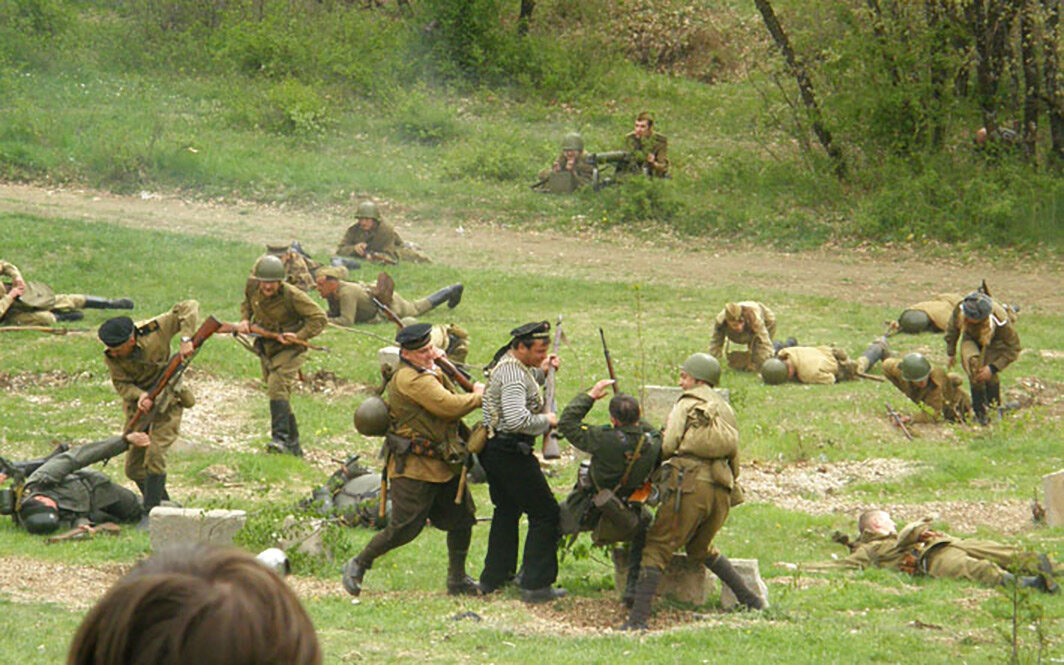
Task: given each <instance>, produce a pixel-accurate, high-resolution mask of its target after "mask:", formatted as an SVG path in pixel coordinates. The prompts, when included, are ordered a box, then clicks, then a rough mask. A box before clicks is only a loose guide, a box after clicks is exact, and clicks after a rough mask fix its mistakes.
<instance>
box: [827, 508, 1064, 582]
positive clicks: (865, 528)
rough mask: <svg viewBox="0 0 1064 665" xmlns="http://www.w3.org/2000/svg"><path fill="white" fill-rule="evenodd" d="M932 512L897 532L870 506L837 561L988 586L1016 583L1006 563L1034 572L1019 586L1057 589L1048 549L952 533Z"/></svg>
mask: <svg viewBox="0 0 1064 665" xmlns="http://www.w3.org/2000/svg"><path fill="white" fill-rule="evenodd" d="M931 521H932V520H931V518H930V517H926V518H924V519H922V520H920V521H917V522H912V523H911V524H909V525H907V526H906V527H905V528H904V529H902V531H901V533H898V531H897V528H896V527H895V525H894V520H892V519H891V518H890V515H889V514H887V513H886V512H885V511H882V510H868V511H865V512H864V513H862V514H861V516H860V518H859V519H858V520H857V528H858V530H859V531H860V536H859V537H858V538H857V540H856V541H855V542H854V543H851V544H850V555H849V556H847V557H846V558H845V559H841V560H840V561H838V562H837V563H836V564H835V565H841V566H845V567H849V568H868V567H870V566H877V567H880V568H893V569H896V570H900V571H901V572H903V573H908V574H910V575H929V576H930V577H951V578H954V579H967V580H971V581H973V582H979V583H980V584H984V585H986V586H999V585H1006V584H1013V583H1015V582H1016V578H1015V577H1014V576H1013V575H1012V573H1009V572H1008V570H1006V569H1008V568H1010V567H1012V568H1013V569H1016V568H1018V569H1019V570H1022V571H1023V572H1026V573H1028V574H1029V575H1030V576H1023V577H1020V578H1019V583H1020V585H1021V586H1025V587H1031V588H1034V589H1038V590H1039V591H1044V592H1047V593H1058V592H1059V590H1060V588H1059V586H1058V585H1057V583H1056V582H1055V581H1054V579H1053V574H1054V566H1053V564H1052V562H1050V561H1049V558H1048V557H1047V556H1045V555H1044V554H1041V555H1035V554H1032V553H1030V552H1022V551H1020V550H1018V549H1016V548H1015V547H1009V546H1007V545H1002V544H1001V543H996V542H994V541H991V540H966V539H959V538H953V537H952V536H949V535H948V534H945V533H942V532H940V531H933V530H931V529H930V528H928V527H929V525H930V524H931Z"/></svg>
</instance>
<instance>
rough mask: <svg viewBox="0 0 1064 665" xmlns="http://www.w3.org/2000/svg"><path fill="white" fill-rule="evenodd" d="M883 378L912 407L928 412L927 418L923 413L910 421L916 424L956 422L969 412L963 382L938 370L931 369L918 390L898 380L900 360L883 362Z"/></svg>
mask: <svg viewBox="0 0 1064 665" xmlns="http://www.w3.org/2000/svg"><path fill="white" fill-rule="evenodd" d="M883 376H885V377H887V379H888V380H889V381H890V382H891V383H893V384H894V386H895V387H896V388H897V389H898V390H900V391H901V392H902V393H903V394H904V395H905V396H906V397H908V398H909V399H911V400H912V401H913V403H915V404H921V405H924V406H926V407H928V408H929V409H931V414H930V415H928V414H927V413H926V412H925V411H921V412H920V413H918V414H917V415H916V416H915V417H914V420H915V421H916V422H930V421H932V420H938V419H939V418H945V419H946V420H949V421H957V420H960V419H962V418H963V417H964V414H966V413H968V411H970V410H971V408H972V400H971V398H970V397H968V393H967V392H965V391H964V380H963V379H961V377H959V376H957V375H956V374H947V373H946V371H945V370H944V369H941V368H939V367H935V368H932V369H931V374H930V375H929V376H928V377H927V384H926V385H925V386H923V387H922V388H921V387H919V386H917V385H916V384H914V383H913V382H912V381H906V380H905V378H904V377H902V374H901V358H887V359H886V360H884V361H883Z"/></svg>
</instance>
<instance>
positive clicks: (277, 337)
mask: <svg viewBox="0 0 1064 665" xmlns="http://www.w3.org/2000/svg"><path fill="white" fill-rule="evenodd" d="M211 318H214V317H211ZM248 331H249V333H250V334H252V335H255V336H258V337H262V338H265V339H272V340H273V341H275V342H279V343H281V344H287V342H285V341H283V339H282V337H281V333H275V332H273V331H271V330H266V329H265V328H263V327H262V326H260V325H257V324H254V323H249V324H248ZM217 332H220V333H232V334H234V335H236V334H238V333H237V331H236V326H235V325H234V324H232V323H220V324H219V328H218V331H217ZM291 343H292V344H295V345H296V346H302V347H305V348H308V349H310V350H311V351H324V352H326V353H328V352H329V347H327V346H319V345H317V344H311V343H310V342H308V341H307V340H305V339H296V340H293V341H292V342H291ZM245 345H246V343H245Z"/></svg>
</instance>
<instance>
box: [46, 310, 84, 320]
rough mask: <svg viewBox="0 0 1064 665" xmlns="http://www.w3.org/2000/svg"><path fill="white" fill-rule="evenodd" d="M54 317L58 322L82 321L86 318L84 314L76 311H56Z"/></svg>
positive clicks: (53, 313)
mask: <svg viewBox="0 0 1064 665" xmlns="http://www.w3.org/2000/svg"><path fill="white" fill-rule="evenodd" d="M52 316H54V317H55V320H56V321H80V320H82V319H84V318H85V313H84V312H79V311H77V310H76V309H68V310H58V309H57V310H54V311H53V312H52Z"/></svg>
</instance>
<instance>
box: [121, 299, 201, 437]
mask: <svg viewBox="0 0 1064 665" xmlns="http://www.w3.org/2000/svg"><path fill="white" fill-rule="evenodd" d="M221 327H222V322H221V321H219V320H218V319H216V318H214V317H213V316H209V317H207V320H206V321H204V322H203V325H201V326H200V327H199V330H197V331H196V334H195V335H193V336H192V353H190V354H189V356H188V357H187V358H182V357H181V353H180V352H179V353H175V354H174V355H172V356H170V362H168V363H167V364H166V369H164V370H163V373H162V375H161V376H160V377H159V379H158V380H157V381H156V382H155V385H153V386H152V387H151V389H150V390H149V391H148V394H147V397H148V399H150V400H151V402H152V408H151V409H149V410H148V411H144V410H141V409H139V408H138V409H137V410H136V411H135V412H134V413H133V415H132V416H131V417H130V419H129V421H128V422H126V426H125V428H124V429H123V430H122V433H123V434H129V433H130V432H136V431H138V429H137V425H138V423H140V421H141V419H142V418H144V417H145V416H147V415H149V413H150V411H152V410H154V409H155V408H156V406H157V405H158V403H159V402H158V399H159V396H160V395H162V394H163V392H164V391H165V390H167V388H168V387H169V386H170V385H172V384H174V383H176V382H177V380H178V379H179V378H181V375H182V374H184V373H185V370H186V369H188V366H189V363H191V362H192V359H193V358H195V357H196V354H197V353H199V350H200V347H202V346H203V343H204V342H206V341H207V339H208V338H209V337H210V336H211V335H213V334H214V333H216V332H217V331H218V329H219V328H221Z"/></svg>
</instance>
